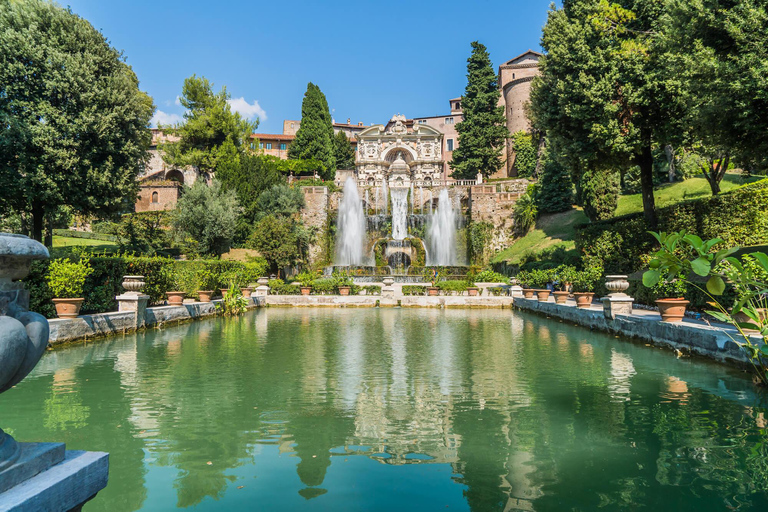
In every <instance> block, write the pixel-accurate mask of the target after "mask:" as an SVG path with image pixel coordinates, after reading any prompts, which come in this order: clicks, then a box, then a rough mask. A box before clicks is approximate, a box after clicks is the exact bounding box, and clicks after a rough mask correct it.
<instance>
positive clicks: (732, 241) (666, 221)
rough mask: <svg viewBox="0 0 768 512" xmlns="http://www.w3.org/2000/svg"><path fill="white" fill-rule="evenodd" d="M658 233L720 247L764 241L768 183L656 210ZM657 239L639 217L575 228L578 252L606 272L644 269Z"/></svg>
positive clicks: (767, 238) (766, 238) (767, 223)
mask: <svg viewBox="0 0 768 512" xmlns="http://www.w3.org/2000/svg"><path fill="white" fill-rule="evenodd" d="M658 216H659V228H658V229H659V231H665V232H670V231H681V230H685V231H688V232H689V233H694V234H696V235H698V236H700V237H701V238H703V239H705V240H707V239H710V238H722V239H723V240H724V246H736V245H739V246H751V245H761V244H765V243H768V180H761V181H759V182H756V183H752V184H750V185H746V186H744V187H740V188H737V189H735V190H732V191H730V192H726V193H723V194H719V195H717V196H714V197H708V198H705V199H696V200H691V201H685V202H681V203H677V204H675V205H672V206H667V207H665V208H659V209H658ZM654 247H655V240H654V238H653V237H652V236H650V235H649V234H648V228H647V226H646V224H645V221H644V219H643V215H642V213H636V214H630V215H624V216H622V217H616V218H613V219H609V220H604V221H599V222H593V223H591V224H583V225H581V226H577V227H576V248H577V249H578V250H579V252H580V253H581V254H582V256H583V257H587V258H590V259H592V260H593V261H595V262H598V263H601V264H602V266H603V268H604V269H605V273H606V274H611V273H632V272H635V271H638V270H641V269H643V268H644V267H645V263H646V260H647V258H648V255H649V254H650V253H651V252H652V251H653V249H654Z"/></svg>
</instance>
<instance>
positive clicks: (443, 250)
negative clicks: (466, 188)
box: [393, 188, 457, 265]
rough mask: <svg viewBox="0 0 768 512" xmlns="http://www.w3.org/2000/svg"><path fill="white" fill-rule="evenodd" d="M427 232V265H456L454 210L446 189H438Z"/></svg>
mask: <svg viewBox="0 0 768 512" xmlns="http://www.w3.org/2000/svg"><path fill="white" fill-rule="evenodd" d="M393 226H394V224H393ZM428 233H429V236H428V239H429V251H428V252H427V256H428V259H427V265H456V259H457V258H456V210H455V209H454V208H453V203H452V202H451V197H450V196H449V195H448V189H445V188H444V189H443V190H441V191H440V195H439V196H438V199H437V209H436V210H435V213H434V214H432V215H431V216H430V223H429V232H428Z"/></svg>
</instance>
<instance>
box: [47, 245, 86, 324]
mask: <svg viewBox="0 0 768 512" xmlns="http://www.w3.org/2000/svg"><path fill="white" fill-rule="evenodd" d="M91 273H93V269H92V268H91V265H90V263H89V262H88V261H86V260H84V259H80V260H79V261H77V262H73V261H69V260H65V259H57V260H54V261H52V262H51V264H50V265H49V266H48V275H47V276H46V281H47V282H48V287H50V289H51V291H52V292H53V296H54V297H56V298H55V299H53V304H54V306H56V315H58V317H59V318H77V315H78V314H79V313H80V307H81V306H82V305H83V301H84V300H85V298H83V296H82V295H83V287H84V286H85V279H86V278H87V277H88V276H89V275H91Z"/></svg>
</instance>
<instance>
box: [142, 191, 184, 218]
mask: <svg viewBox="0 0 768 512" xmlns="http://www.w3.org/2000/svg"><path fill="white" fill-rule="evenodd" d="M180 191H181V187H179V185H176V184H169V185H142V186H140V187H139V197H138V199H136V211H137V212H153V211H159V210H173V209H174V208H176V203H177V202H178V200H179V195H180ZM155 194H156V195H155Z"/></svg>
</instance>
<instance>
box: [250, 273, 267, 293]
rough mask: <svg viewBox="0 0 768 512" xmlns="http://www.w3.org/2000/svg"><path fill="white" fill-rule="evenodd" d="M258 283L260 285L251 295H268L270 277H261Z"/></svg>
mask: <svg viewBox="0 0 768 512" xmlns="http://www.w3.org/2000/svg"><path fill="white" fill-rule="evenodd" d="M256 283H257V284H258V286H257V287H256V289H255V290H253V293H252V294H251V297H266V296H267V295H269V286H268V285H269V279H267V278H266V277H260V278H259V279H258V280H257V281H256Z"/></svg>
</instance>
